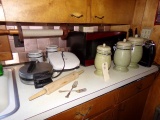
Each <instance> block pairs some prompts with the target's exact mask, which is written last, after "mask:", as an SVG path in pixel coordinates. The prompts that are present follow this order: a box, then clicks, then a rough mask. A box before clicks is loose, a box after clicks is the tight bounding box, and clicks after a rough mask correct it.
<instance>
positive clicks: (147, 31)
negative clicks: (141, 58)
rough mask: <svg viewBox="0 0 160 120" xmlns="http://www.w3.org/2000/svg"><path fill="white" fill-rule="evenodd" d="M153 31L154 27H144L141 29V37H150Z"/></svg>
mask: <svg viewBox="0 0 160 120" xmlns="http://www.w3.org/2000/svg"><path fill="white" fill-rule="evenodd" d="M151 33H152V28H143V29H142V31H141V37H142V38H147V39H149V38H150V35H151Z"/></svg>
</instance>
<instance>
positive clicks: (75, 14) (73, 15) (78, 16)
mask: <svg viewBox="0 0 160 120" xmlns="http://www.w3.org/2000/svg"><path fill="white" fill-rule="evenodd" d="M71 16H72V17H76V18H81V17H83V15H82V14H80V13H72V14H71Z"/></svg>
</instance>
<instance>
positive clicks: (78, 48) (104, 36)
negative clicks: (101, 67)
mask: <svg viewBox="0 0 160 120" xmlns="http://www.w3.org/2000/svg"><path fill="white" fill-rule="evenodd" d="M126 34H127V32H123V31H122V32H120V31H105V32H94V33H85V32H75V31H74V32H70V33H69V34H68V37H67V46H68V47H70V48H71V52H72V53H74V54H75V55H76V56H77V57H78V58H79V60H80V63H81V65H84V66H89V65H93V64H94V59H95V56H96V53H97V52H96V49H97V46H98V45H102V44H103V43H105V44H106V45H108V46H110V47H111V52H112V55H111V58H112V60H113V55H114V50H113V46H114V45H115V44H116V43H117V42H118V41H122V40H123V39H124V38H126Z"/></svg>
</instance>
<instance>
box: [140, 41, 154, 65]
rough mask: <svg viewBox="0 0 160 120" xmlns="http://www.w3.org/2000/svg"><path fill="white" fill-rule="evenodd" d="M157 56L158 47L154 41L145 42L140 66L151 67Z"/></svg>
mask: <svg viewBox="0 0 160 120" xmlns="http://www.w3.org/2000/svg"><path fill="white" fill-rule="evenodd" d="M155 55H156V46H155V43H154V42H153V41H152V40H145V42H144V45H143V55H142V59H141V60H140V62H139V64H140V65H142V66H145V67H151V65H152V64H153V61H154V58H155Z"/></svg>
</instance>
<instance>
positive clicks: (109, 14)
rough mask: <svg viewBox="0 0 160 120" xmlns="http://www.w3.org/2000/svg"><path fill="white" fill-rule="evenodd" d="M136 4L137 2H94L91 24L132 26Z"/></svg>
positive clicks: (99, 0) (109, 0)
mask: <svg viewBox="0 0 160 120" xmlns="http://www.w3.org/2000/svg"><path fill="white" fill-rule="evenodd" d="M135 3H136V0H121V1H117V0H92V2H91V23H111V24H131V22H132V18H133V13H134V8H135ZM95 16H98V17H102V16H104V18H103V19H98V18H95Z"/></svg>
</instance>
